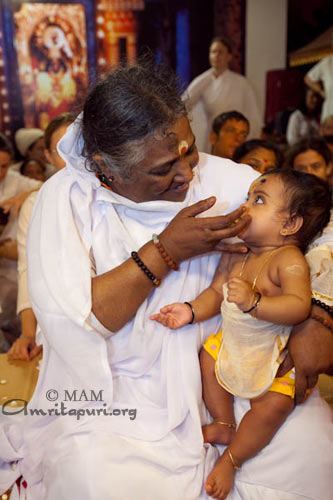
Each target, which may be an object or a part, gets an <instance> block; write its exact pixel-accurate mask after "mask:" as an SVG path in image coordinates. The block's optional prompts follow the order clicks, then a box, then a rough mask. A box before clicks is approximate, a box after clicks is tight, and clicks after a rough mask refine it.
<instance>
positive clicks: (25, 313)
mask: <svg viewBox="0 0 333 500" xmlns="http://www.w3.org/2000/svg"><path fill="white" fill-rule="evenodd" d="M74 119H75V115H74V114H73V113H62V114H61V115H58V116H57V117H56V118H54V119H53V120H52V121H51V122H50V123H49V125H48V126H47V128H46V130H45V146H46V149H45V156H46V158H47V160H48V161H49V162H50V163H51V164H52V165H54V166H55V168H56V170H57V171H59V170H61V169H62V168H64V167H65V165H66V164H65V162H64V160H63V159H62V158H61V156H59V153H58V151H57V144H58V142H59V140H60V139H61V137H62V136H63V135H64V134H65V132H66V130H67V128H68V127H69V125H70V124H71V123H72V122H73V121H74ZM36 197H37V192H33V193H31V195H30V196H29V197H28V198H27V199H26V201H25V202H24V203H23V205H22V207H21V209H20V213H19V217H18V229H17V246H18V294H17V307H16V311H17V314H18V315H19V317H20V322H21V335H20V337H19V338H18V339H17V340H15V342H14V343H13V344H12V346H11V348H10V349H9V351H8V353H7V355H8V359H23V360H30V359H33V358H34V357H35V356H37V354H39V352H40V351H41V349H42V347H41V346H39V345H37V344H36V328H37V321H36V317H35V315H34V312H33V310H32V307H31V302H30V299H29V294H28V278H27V257H26V242H27V233H28V228H29V223H30V218H31V212H32V209H33V206H34V203H35V201H36Z"/></svg>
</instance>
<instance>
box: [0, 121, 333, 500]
mask: <svg viewBox="0 0 333 500" xmlns="http://www.w3.org/2000/svg"><path fill="white" fill-rule="evenodd" d="M76 127H77V125H76V124H74V125H72V126H71V127H70V128H69V130H68V132H67V133H66V135H65V136H64V138H63V139H62V140H61V143H60V151H62V156H63V157H66V159H67V162H68V163H67V167H66V168H65V169H63V170H62V171H61V172H59V173H58V174H57V175H55V176H53V177H52V178H51V179H50V180H49V181H48V182H47V183H46V184H45V185H44V187H43V188H42V190H41V192H40V193H39V195H38V198H37V202H36V205H35V207H34V210H33V214H32V223H31V226H30V230H29V237H28V268H29V279H30V296H31V299H32V303H33V308H34V311H35V314H36V316H37V319H38V322H39V326H40V329H41V338H42V343H43V349H44V351H43V363H42V367H41V371H40V376H39V380H38V385H37V388H36V391H35V393H34V396H33V398H32V400H31V402H30V404H29V405H28V410H29V409H41V408H42V409H45V410H47V409H53V408H54V406H55V395H56V393H55V392H54V391H57V393H58V396H59V398H58V400H57V402H58V404H59V407H60V403H61V401H63V402H65V406H66V408H67V411H68V410H69V409H72V410H76V411H77V410H81V411H83V410H84V409H90V410H92V409H96V408H99V409H103V408H104V409H105V410H107V411H108V412H110V411H114V410H118V413H119V410H123V411H124V413H125V414H124V415H123V416H119V415H115V414H114V415H113V416H103V415H100V416H95V417H94V416H88V415H83V416H81V417H80V418H79V419H77V417H76V416H61V417H58V416H26V417H25V418H24V419H23V423H22V424H21V425H20V424H15V423H14V422H12V423H11V419H14V417H7V418H9V423H7V424H5V425H4V426H2V427H1V426H0V491H2V490H6V488H8V486H10V485H11V484H12V483H13V481H14V480H15V479H16V478H17V477H19V476H20V474H23V476H24V479H25V480H26V481H27V483H28V488H27V489H26V490H23V489H21V494H20V496H19V494H18V491H17V488H16V487H15V488H14V493H13V499H14V500H16V499H18V498H20V500H23V499H25V500H42V499H43V500H62V499H65V498H66V499H67V498H70V499H81V498H82V499H85V500H95V499H97V498H98V499H99V500H104V499H105V500H106V499H108V500H129V499H133V498H138V499H140V500H141V499H142V500H150V499H151V500H153V499H156V498H159V500H171V499H172V500H185V499H186V500H197V499H207V498H208V497H207V495H206V494H205V492H204V490H203V480H204V478H205V477H206V475H207V474H208V472H209V471H210V470H211V469H212V467H213V464H214V461H215V459H216V457H217V452H216V449H215V448H213V447H212V446H210V445H206V446H204V445H203V440H202V434H201V425H202V423H204V422H205V421H206V419H205V417H206V415H205V411H204V409H203V407H202V400H201V378H200V369H199V362H198V351H199V349H200V347H201V345H202V343H203V341H204V340H205V338H206V337H207V336H208V335H209V334H210V333H212V332H215V331H217V329H218V327H219V318H218V317H216V318H213V319H212V320H210V321H208V322H205V323H200V324H193V325H188V326H187V327H185V328H184V329H182V330H180V331H169V330H168V329H166V328H164V327H162V326H161V325H159V324H157V323H156V322H152V321H150V320H149V316H150V315H151V314H152V313H154V312H156V311H158V310H159V308H160V307H161V306H162V305H164V304H167V303H170V301H171V302H173V301H184V300H191V299H193V298H194V297H195V296H196V295H197V294H198V293H199V292H200V291H202V290H203V289H204V288H205V287H206V286H207V285H208V284H209V283H210V281H211V279H212V276H213V274H214V271H215V268H216V265H217V262H218V257H219V256H218V254H217V253H212V254H210V255H204V256H199V257H196V258H193V259H191V260H189V261H185V262H183V263H182V264H181V266H180V270H179V271H178V272H171V273H170V274H169V275H168V276H167V277H166V278H165V279H164V280H163V282H162V284H161V286H160V287H159V288H157V289H154V290H153V291H152V293H151V294H150V295H149V297H147V299H146V300H145V301H144V302H143V304H142V305H141V306H140V308H139V309H138V311H137V313H136V316H135V318H133V319H132V320H131V321H129V322H128V323H127V324H126V325H125V326H124V327H123V328H122V329H121V330H120V331H119V332H117V333H116V334H112V332H110V331H108V330H106V329H105V328H104V327H103V326H102V325H101V324H100V323H99V322H98V321H97V319H96V318H95V317H94V316H93V315H92V313H91V272H92V268H93V269H94V271H95V272H96V274H97V275H99V274H101V273H104V272H106V271H108V270H109V269H112V268H114V267H115V266H117V265H119V264H120V263H121V262H123V261H124V260H125V259H127V258H128V257H129V255H130V252H131V251H132V250H137V249H138V248H139V247H140V246H141V245H143V244H144V243H145V242H147V241H148V240H150V239H151V235H152V233H154V232H157V233H159V232H160V231H162V230H163V229H164V228H165V226H166V224H167V223H168V221H170V219H171V218H172V217H173V216H174V215H175V214H176V213H178V211H179V210H180V209H181V208H183V207H185V206H187V205H189V204H192V203H194V202H196V201H198V200H200V199H202V198H206V197H208V196H210V195H213V194H214V195H217V197H218V200H219V201H218V203H217V204H216V205H215V206H214V207H213V208H212V209H211V210H210V215H216V214H221V213H226V212H229V211H230V210H232V209H234V208H235V207H236V206H238V205H239V204H240V203H241V202H242V201H243V200H244V197H245V196H246V192H247V190H248V187H249V184H250V183H251V182H252V181H253V180H254V178H256V176H257V174H256V173H255V172H254V171H253V170H251V169H250V168H249V167H247V166H244V165H236V164H234V163H232V162H230V161H228V160H222V159H219V158H214V157H211V156H207V155H201V156H200V164H199V166H198V167H197V168H196V170H195V177H194V180H193V181H192V183H191V185H190V189H189V192H188V194H187V196H186V199H185V201H184V202H182V203H174V202H164V201H151V202H145V203H135V202H132V201H130V200H128V199H126V198H123V197H121V196H119V195H117V194H115V193H112V192H110V191H108V190H106V189H103V188H101V186H100V183H99V181H98V180H97V179H96V177H95V176H94V174H92V173H88V172H87V171H86V170H85V169H84V162H83V160H82V159H81V158H80V157H79V156H78V151H79V150H80V148H79V146H78V145H77V142H76V140H77V137H76V134H77V131H76ZM65 390H67V391H68V394H72V393H73V391H74V390H76V391H77V395H78V396H79V395H81V394H82V391H83V390H84V391H85V393H86V394H88V397H89V394H90V391H91V390H93V391H94V392H95V394H98V393H99V391H103V392H102V396H103V397H102V401H99V402H95V401H86V400H85V398H83V400H82V398H79V399H81V400H80V401H68V397H67V398H66V392H65ZM50 391H51V392H50ZM68 394H67V396H68ZM47 395H48V397H49V400H48V399H47V397H46V396H47ZM50 399H51V400H50ZM52 399H53V400H52ZM244 405H245V406H244ZM246 405H247V402H246V401H245V402H244V401H242V402H241V401H239V402H237V403H236V413H237V418H238V419H239V418H240V417H241V415H242V414H243V412H244V409H246ZM59 407H58V408H59ZM129 410H131V412H132V413H131V414H132V417H133V418H129V415H130V413H129ZM134 410H136V415H135V418H134ZM14 420H15V419H14ZM293 422H294V423H293ZM302 422H304V425H303V424H302ZM329 429H330V427H329V410H328V407H327V406H325V403H323V402H322V401H321V400H320V399H318V398H317V397H316V396H315V395H314V396H313V397H312V398H311V401H309V402H308V403H307V404H306V405H304V406H302V407H300V408H297V409H296V410H295V412H294V413H293V415H292V416H291V417H290V419H288V421H287V423H286V424H285V425H284V427H283V429H281V430H280V431H279V433H278V434H277V436H276V437H275V440H274V444H273V442H272V444H271V445H270V446H269V447H267V448H265V450H264V451H263V452H262V453H261V454H259V455H258V456H257V457H255V458H254V459H252V460H249V461H248V462H247V463H246V464H245V465H244V467H243V468H242V471H240V473H239V474H237V480H236V486H235V489H234V493H233V494H232V495H236V496H230V498H232V499H238V498H247V497H243V496H239V491H241V490H243V489H244V488H245V489H246V490H248V491H249V496H248V498H256V499H257V498H262V499H264V500H266V499H267V500H268V499H269V500H271V498H274V497H272V496H269V495H270V494H271V492H272V488H273V489H274V490H278V494H277V496H276V498H278V499H279V500H280V499H283V500H294V499H296V498H299V496H298V495H300V496H301V495H303V493H304V494H305V495H306V494H308V493H309V495H308V498H315V499H316V500H329V497H328V493H327V492H328V491H331V490H330V489H329V487H330V485H331V484H330V483H329V481H330V478H329V477H328V476H330V474H328V472H327V469H328V468H329V467H330V466H331V465H332V461H331V458H330V457H331V451H330V450H331V449H332V446H331V445H332V436H329ZM303 434H304V435H303ZM310 437H311V441H310V440H309V438H310ZM312 439H313V441H312ZM312 443H313V448H314V449H313V450H311V452H310V450H308V448H307V446H309V444H310V445H312ZM306 450H307V452H308V453H309V457H310V456H311V461H310V460H304V456H305V453H306ZM292 453H293V455H292V456H291V454H292ZM262 455H263V456H264V457H263V456H262ZM284 457H286V459H287V464H285V463H283V462H282V460H283V459H284ZM8 462H14V463H15V465H16V469H15V470H12V469H11V468H10V466H9V464H8ZM16 462H17V464H16ZM277 470H279V474H277V473H276V471H277ZM310 472H311V474H310ZM310 476H311V481H310V480H309V478H310ZM307 478H308V479H307ZM312 482H314V483H315V484H314V485H313V484H312ZM304 484H305V486H304ZM258 491H259V492H260V494H259V496H254V495H256V494H258ZM317 491H318V494H317ZM313 492H314V493H313ZM237 495H238V496H237ZM250 495H252V496H250ZM260 495H261V496H260ZM302 498H303V500H304V496H303V497H302Z"/></svg>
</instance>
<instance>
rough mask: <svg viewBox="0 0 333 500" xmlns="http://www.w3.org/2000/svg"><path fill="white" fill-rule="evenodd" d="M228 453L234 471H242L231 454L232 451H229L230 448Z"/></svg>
mask: <svg viewBox="0 0 333 500" xmlns="http://www.w3.org/2000/svg"><path fill="white" fill-rule="evenodd" d="M227 452H228V455H229V458H230V460H231V463H232V466H233V468H234V470H239V469H240V467H239V466H238V465H237V464H236V462H235V459H234V457H233V456H232V453H231V451H230V450H229V448H227Z"/></svg>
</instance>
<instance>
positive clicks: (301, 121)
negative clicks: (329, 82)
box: [287, 88, 321, 145]
mask: <svg viewBox="0 0 333 500" xmlns="http://www.w3.org/2000/svg"><path fill="white" fill-rule="evenodd" d="M320 109H321V98H320V96H319V95H318V94H317V93H316V92H315V91H314V90H312V89H310V88H307V89H306V90H305V96H304V99H303V102H302V104H301V106H300V109H296V110H295V111H294V112H293V113H292V114H291V115H290V117H289V120H288V125H287V141H288V144H289V145H293V144H295V143H296V142H298V141H299V140H300V139H305V138H310V137H313V136H318V135H319V120H320Z"/></svg>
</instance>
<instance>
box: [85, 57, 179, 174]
mask: <svg viewBox="0 0 333 500" xmlns="http://www.w3.org/2000/svg"><path fill="white" fill-rule="evenodd" d="M186 115H187V112H186V109H185V106H184V103H183V101H182V100H181V97H180V94H179V90H178V81H177V78H176V76H175V75H174V74H173V73H172V72H171V71H170V70H169V69H166V68H165V67H163V66H158V67H154V66H153V64H152V62H151V61H148V62H147V61H146V62H143V63H141V64H138V65H136V66H122V67H120V68H118V69H116V70H114V71H112V72H111V73H110V74H109V75H108V76H106V77H105V78H104V79H103V80H101V81H100V82H99V83H97V85H96V86H95V87H94V88H93V90H92V91H91V92H90V94H89V95H88V97H87V99H86V102H85V105H84V109H83V119H82V135H83V139H84V143H85V145H84V149H83V156H84V157H85V158H86V160H87V163H88V165H89V167H90V169H92V170H94V171H97V172H100V160H99V158H101V159H102V161H104V163H105V165H106V166H107V167H108V168H109V169H110V174H111V173H118V174H119V175H121V177H122V178H123V179H124V180H128V181H130V180H131V175H132V170H133V168H134V167H135V166H136V165H137V164H138V163H139V162H140V161H142V160H143V159H144V157H145V155H146V144H147V140H148V139H149V138H151V137H155V138H156V139H158V138H159V137H160V138H162V137H163V136H164V135H165V134H166V130H167V128H169V127H170V126H172V125H173V124H174V123H175V122H176V121H177V120H178V119H179V118H181V117H182V116H186ZM96 157H97V158H96Z"/></svg>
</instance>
